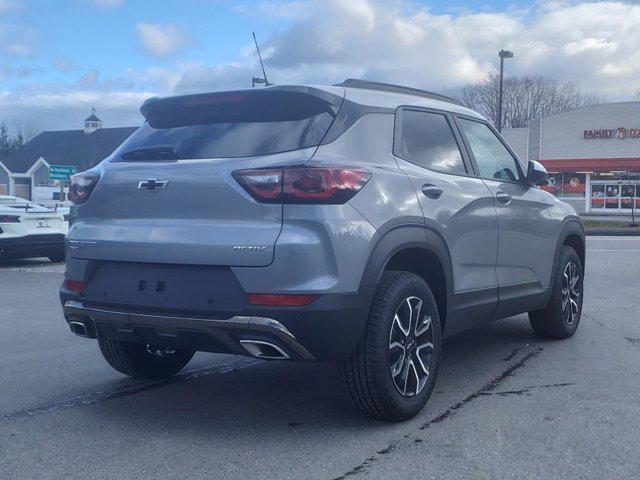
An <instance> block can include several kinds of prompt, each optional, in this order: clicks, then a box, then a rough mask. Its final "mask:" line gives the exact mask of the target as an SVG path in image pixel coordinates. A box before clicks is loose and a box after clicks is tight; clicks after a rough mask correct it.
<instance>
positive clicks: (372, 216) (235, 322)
mask: <svg viewBox="0 0 640 480" xmlns="http://www.w3.org/2000/svg"><path fill="white" fill-rule="evenodd" d="M141 111H142V114H143V115H144V117H145V119H146V122H145V123H144V125H143V126H142V127H140V129H139V130H137V131H136V132H135V133H134V134H133V135H132V136H131V137H130V138H129V139H128V140H126V141H125V142H124V143H123V144H122V145H121V146H120V147H119V148H118V149H117V150H116V151H115V152H114V153H113V154H112V155H111V156H110V157H108V158H107V159H105V161H103V162H102V163H101V164H100V165H98V166H97V167H95V168H93V169H91V170H89V171H86V172H84V173H81V174H79V175H76V176H75V177H74V178H73V180H72V187H71V192H70V199H71V200H72V201H73V203H75V206H74V207H72V211H71V227H70V230H69V233H68V235H67V239H66V249H67V251H66V255H67V256H66V258H67V260H66V262H67V269H66V274H65V281H64V284H63V286H62V289H61V292H60V297H61V301H62V305H63V307H64V315H65V318H66V320H67V322H68V324H69V326H70V328H71V330H72V331H73V333H75V334H78V335H81V336H84V337H89V338H97V339H98V344H99V346H100V350H101V351H102V353H103V355H104V357H105V359H106V360H107V362H108V363H109V364H110V365H111V366H112V367H114V368H115V369H116V370H118V371H120V372H122V373H124V374H126V375H132V376H139V377H146V378H161V377H165V376H168V375H172V374H174V373H176V372H178V371H179V370H180V369H182V368H183V367H184V366H185V365H186V364H187V362H189V360H190V359H191V357H192V356H193V354H194V352H195V351H207V352H224V353H234V354H241V355H253V356H256V357H259V358H264V359H286V360H337V361H339V362H341V365H342V371H343V377H344V384H345V388H346V391H347V392H348V394H349V395H350V397H351V398H352V400H353V402H354V404H355V405H356V406H357V407H358V408H359V409H360V410H361V411H362V412H364V413H365V414H367V415H370V416H372V417H376V418H380V419H385V420H392V421H400V420H405V419H408V418H410V417H412V416H414V415H416V414H417V413H418V412H419V411H420V410H421V409H422V408H423V406H424V405H425V403H426V402H427V400H428V398H429V396H430V395H431V392H432V390H433V387H434V383H435V381H436V375H437V371H438V364H439V361H440V354H441V342H442V338H443V337H447V336H450V335H453V334H455V333H457V332H460V331H462V330H465V329H468V328H471V327H474V326H476V325H481V324H483V323H486V322H489V321H492V320H497V319H501V318H505V317H509V316H512V315H515V314H519V313H523V312H529V318H530V321H531V326H532V327H533V329H534V330H535V332H536V333H538V334H539V335H541V336H543V337H545V338H566V337H569V336H570V335H572V334H573V333H574V332H575V331H576V329H577V327H578V323H579V321H580V313H581V307H582V297H583V295H582V284H583V272H584V264H585V241H584V230H583V226H582V224H581V222H580V220H579V218H578V217H577V215H576V213H575V212H574V210H573V209H572V208H571V207H570V206H569V205H567V204H565V203H563V202H561V201H559V200H558V199H557V198H555V197H554V196H553V195H551V194H549V193H547V192H545V191H544V190H542V189H540V188H539V185H541V184H544V183H545V182H546V179H547V174H546V171H545V170H544V168H543V167H542V166H541V165H540V164H538V163H536V162H529V164H528V165H525V164H522V163H521V162H520V161H519V160H518V158H517V157H516V156H515V155H514V153H513V151H512V150H511V149H510V148H509V147H508V145H507V144H506V143H505V142H504V141H503V140H502V139H501V138H500V136H499V135H498V134H497V133H496V132H495V130H494V129H493V128H492V127H491V126H490V125H489V124H488V122H487V121H486V119H484V118H483V117H482V116H480V115H478V114H477V113H475V112H473V111H471V110H469V109H467V108H465V107H463V106H461V105H459V104H458V103H457V102H456V101H455V100H452V99H450V98H447V97H443V96H441V95H436V94H432V93H429V92H424V91H421V90H415V89H410V88H403V87H398V86H394V85H386V84H379V83H373V82H366V81H361V80H347V81H346V82H344V83H342V84H339V85H335V86H327V87H325V86H275V87H269V88H265V89H260V90H244V91H231V92H219V93H207V94H200V95H188V96H178V97H170V98H154V99H151V100H148V101H147V102H145V103H144V105H143V106H142V108H141Z"/></svg>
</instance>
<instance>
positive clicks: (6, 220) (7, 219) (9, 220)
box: [0, 215, 20, 223]
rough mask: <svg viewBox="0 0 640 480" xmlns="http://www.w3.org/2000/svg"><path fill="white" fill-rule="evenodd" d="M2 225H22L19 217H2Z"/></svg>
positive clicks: (0, 217) (0, 218) (0, 219)
mask: <svg viewBox="0 0 640 480" xmlns="http://www.w3.org/2000/svg"><path fill="white" fill-rule="evenodd" d="M0 223H20V217H19V216H18V215H0Z"/></svg>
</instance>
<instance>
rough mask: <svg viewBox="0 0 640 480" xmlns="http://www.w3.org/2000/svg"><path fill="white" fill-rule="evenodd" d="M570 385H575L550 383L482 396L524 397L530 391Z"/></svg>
mask: <svg viewBox="0 0 640 480" xmlns="http://www.w3.org/2000/svg"><path fill="white" fill-rule="evenodd" d="M572 385H575V383H571V382H566V383H550V384H547V385H531V386H529V387H525V388H522V389H520V390H505V391H502V392H486V393H483V394H482V395H483V396H491V395H497V396H500V397H505V396H508V395H524V394H527V393H529V392H531V390H539V389H543V388H558V387H570V386H572Z"/></svg>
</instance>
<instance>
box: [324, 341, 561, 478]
mask: <svg viewBox="0 0 640 480" xmlns="http://www.w3.org/2000/svg"><path fill="white" fill-rule="evenodd" d="M542 350H543V349H542V347H538V348H537V349H536V350H533V351H531V352H529V353H528V354H526V355H525V356H524V357H522V358H521V359H520V360H518V361H517V362H516V363H514V364H512V365H511V366H510V367H509V368H507V369H506V370H504V371H503V372H502V373H500V374H499V375H497V376H496V377H494V378H492V379H491V380H489V381H488V382H487V383H485V384H484V385H483V386H482V387H480V388H479V389H477V390H475V391H474V392H473V393H471V394H470V395H468V396H467V397H465V398H464V399H463V400H460V401H459V402H457V403H455V404H453V405H452V406H450V407H449V408H447V409H446V410H445V411H444V412H443V413H442V414H440V415H438V416H437V417H435V418H433V419H431V420H429V421H428V422H426V423H423V424H422V425H421V426H420V427H418V430H426V429H427V428H429V427H430V426H431V425H434V424H436V423H441V422H443V421H445V420H447V419H448V418H450V417H452V416H453V415H455V414H456V413H458V412H459V411H460V410H461V409H462V408H463V407H464V406H465V405H467V404H469V403H470V402H472V401H473V400H476V399H478V398H480V397H483V396H487V395H492V394H495V393H496V390H497V389H498V387H500V385H501V384H502V383H503V382H504V381H505V380H506V379H508V378H509V377H511V376H513V375H514V374H515V372H517V371H518V370H520V369H521V368H522V367H524V366H525V365H526V364H527V362H529V361H530V360H532V359H534V358H536V357H537V356H538V355H540V353H541V352H542ZM518 351H519V349H516V350H514V352H513V353H512V355H511V357H510V358H513V357H514V356H515V355H516V354H517V353H518ZM553 386H568V384H567V385H565V384H551V385H539V386H533V387H528V389H529V390H531V389H534V388H551V387H553ZM505 393H506V392H505ZM409 436H410V435H405V436H404V438H403V439H400V440H398V441H396V442H392V443H390V444H389V445H388V446H387V447H385V448H383V449H382V450H379V451H377V452H376V454H375V455H373V456H371V457H368V458H367V459H365V460H364V461H363V462H362V463H360V464H359V465H357V466H355V467H353V468H352V469H351V470H349V471H347V472H346V473H345V474H343V475H341V476H339V477H334V479H333V480H344V479H347V478H350V477H354V476H356V475H359V474H361V473H365V472H366V471H367V470H368V469H369V467H371V466H372V465H375V464H376V463H379V462H380V461H382V460H383V459H384V457H385V456H386V455H389V454H390V453H392V452H394V451H396V450H397V449H398V448H399V447H400V446H401V444H402V443H403V442H405V440H406V439H407V438H408V437H409ZM421 442H422V440H421V439H419V438H416V439H414V440H413V441H412V442H411V443H421ZM407 445H409V444H407Z"/></svg>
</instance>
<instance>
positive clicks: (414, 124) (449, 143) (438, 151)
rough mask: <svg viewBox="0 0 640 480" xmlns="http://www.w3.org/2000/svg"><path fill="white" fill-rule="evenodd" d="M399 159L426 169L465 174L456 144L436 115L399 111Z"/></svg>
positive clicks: (442, 117)
mask: <svg viewBox="0 0 640 480" xmlns="http://www.w3.org/2000/svg"><path fill="white" fill-rule="evenodd" d="M400 119H401V126H400V128H401V132H402V139H401V145H400V156H401V157H402V158H404V159H405V160H407V161H409V162H411V163H414V164H416V165H419V166H421V167H424V168H428V169H430V170H435V171H438V172H444V173H453V174H463V175H466V173H467V170H466V168H465V166H464V162H463V160H462V154H461V153H460V148H459V147H458V142H456V139H455V137H454V135H453V131H452V130H451V125H449V120H447V117H446V116H445V115H443V114H440V113H431V112H425V111H420V110H408V109H407V110H402V112H401V115H400Z"/></svg>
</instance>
